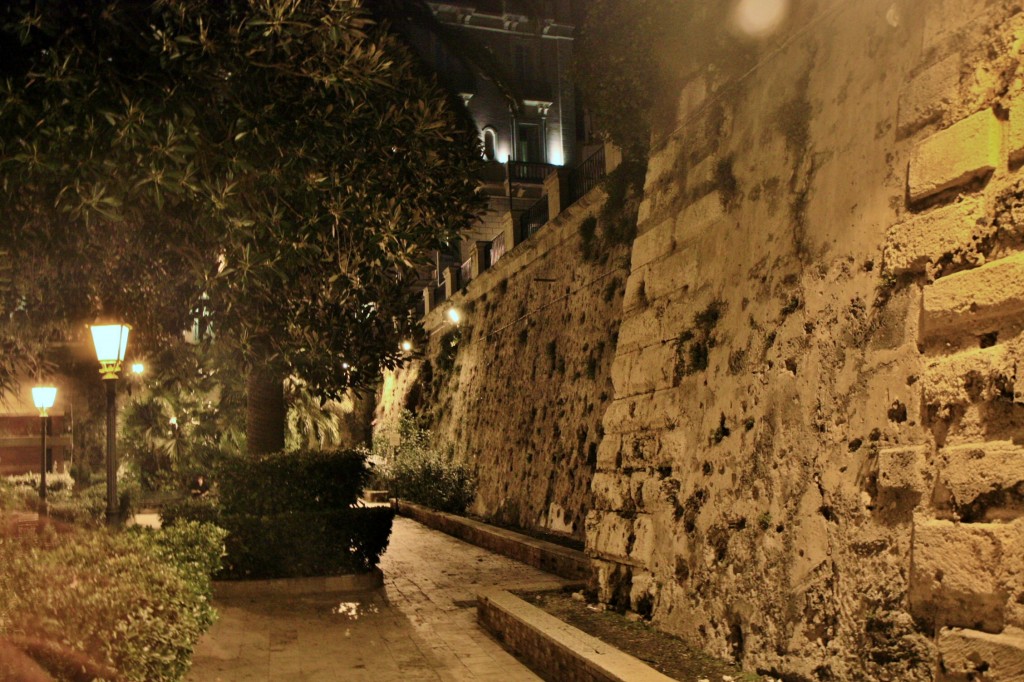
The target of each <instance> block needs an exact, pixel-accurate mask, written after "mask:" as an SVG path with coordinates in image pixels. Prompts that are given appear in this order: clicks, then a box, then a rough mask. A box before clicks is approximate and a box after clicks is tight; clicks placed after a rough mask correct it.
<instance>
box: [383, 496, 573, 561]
mask: <svg viewBox="0 0 1024 682" xmlns="http://www.w3.org/2000/svg"><path fill="white" fill-rule="evenodd" d="M396 506H397V510H398V513H399V514H401V515H402V516H407V517H409V518H411V519H413V520H414V521H418V522H419V523H422V524H423V525H424V526H427V527H429V528H433V529H434V530H439V531H441V532H443V533H447V534H448V535H451V536H453V537H456V538H458V539H460V540H464V541H466V542H468V543H470V544H473V545H476V546H477V547H483V548H484V549H489V550H491V551H492V552H496V553H497V554H502V555H504V556H507V557H509V558H511V559H516V560H517V561H522V562H523V563H524V564H528V565H530V566H533V567H534V568H539V569H540V570H542V571H547V572H548V573H554V574H555V575H557V576H560V577H562V578H567V579H569V580H583V581H586V580H589V579H590V577H591V567H590V558H589V557H587V555H586V554H584V553H583V552H581V551H579V550H576V549H571V548H569V547H562V546H561V545H556V544H555V543H553V542H546V541H544V540H537V539H535V538H531V537H530V536H528V535H523V534H522V533H516V532H515V531H511V530H506V529H504V528H497V527H495V526H491V525H488V524H486V523H482V522H480V521H474V520H473V519H467V518H465V517H463V516H456V515H454V514H446V513H445V512H439V511H435V510H433V509H428V508H427V507H424V506H422V505H418V504H414V503H412V502H405V501H403V500H399V501H398V502H397V503H396Z"/></svg>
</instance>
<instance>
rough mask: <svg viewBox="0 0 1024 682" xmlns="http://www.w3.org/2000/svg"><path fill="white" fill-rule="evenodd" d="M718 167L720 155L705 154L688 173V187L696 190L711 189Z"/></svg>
mask: <svg viewBox="0 0 1024 682" xmlns="http://www.w3.org/2000/svg"><path fill="white" fill-rule="evenodd" d="M717 167H718V157H717V156H715V155H714V154H711V155H710V156H705V157H704V158H703V159H701V160H700V161H699V162H698V163H697V164H696V165H694V166H693V167H691V168H690V171H689V172H688V173H687V174H686V189H688V190H690V191H691V192H692V191H694V190H702V189H710V188H711V186H712V184H713V183H714V181H715V171H716V170H717Z"/></svg>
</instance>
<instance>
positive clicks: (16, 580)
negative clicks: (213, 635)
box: [0, 527, 216, 681]
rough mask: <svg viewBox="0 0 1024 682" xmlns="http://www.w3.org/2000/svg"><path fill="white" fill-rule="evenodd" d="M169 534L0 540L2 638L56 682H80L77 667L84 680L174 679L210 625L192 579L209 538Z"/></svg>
mask: <svg viewBox="0 0 1024 682" xmlns="http://www.w3.org/2000/svg"><path fill="white" fill-rule="evenodd" d="M175 532H176V533H177V535H175V534H174V533H172V534H167V533H160V532H148V533H144V532H124V533H108V532H106V531H102V530H87V529H72V530H70V531H68V532H65V533H62V534H60V535H58V534H56V533H55V532H54V531H53V529H52V527H48V528H47V529H46V530H45V531H44V532H43V533H42V534H40V535H38V536H32V537H29V538H0V636H3V637H5V638H8V639H10V641H12V642H13V643H15V644H16V645H19V647H20V648H22V649H24V650H26V651H27V652H28V653H29V654H30V655H31V656H32V657H33V658H35V659H36V660H37V661H38V662H39V663H40V664H41V665H43V666H44V667H46V668H47V669H48V670H49V671H50V672H51V674H53V675H55V676H56V677H57V678H58V679H79V678H81V677H82V672H83V671H82V665H83V664H82V663H81V661H83V660H84V661H87V662H89V666H88V670H89V671H90V673H89V674H87V676H97V675H102V676H103V677H107V676H108V675H107V674H104V673H103V672H102V671H103V669H104V668H107V669H109V668H113V669H114V670H116V671H117V672H118V673H119V676H120V678H122V679H125V680H145V681H150V680H177V679H180V678H181V677H182V676H183V675H184V673H185V672H186V671H187V670H188V666H189V661H190V659H191V656H192V650H193V648H194V646H195V643H196V641H197V640H198V639H199V636H200V635H201V634H202V633H203V632H204V631H205V629H206V628H207V627H209V625H210V623H212V622H213V618H214V617H215V613H214V611H213V609H212V607H211V606H210V604H209V600H208V598H207V597H206V595H205V594H201V593H202V592H203V589H204V588H203V585H202V582H201V580H200V579H199V577H198V571H199V570H200V567H202V569H203V570H205V569H206V568H208V567H209V561H208V560H207V559H208V558H209V556H211V555H212V554H213V553H215V551H213V550H211V546H212V545H213V544H214V542H215V539H216V531H215V530H209V529H202V528H198V527H188V528H186V529H184V530H181V531H175ZM186 546H188V548H187V551H186ZM172 548H173V549H172ZM204 557H205V558H204ZM206 593H208V588H206Z"/></svg>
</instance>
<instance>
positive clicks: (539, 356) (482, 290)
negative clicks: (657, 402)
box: [375, 189, 629, 541]
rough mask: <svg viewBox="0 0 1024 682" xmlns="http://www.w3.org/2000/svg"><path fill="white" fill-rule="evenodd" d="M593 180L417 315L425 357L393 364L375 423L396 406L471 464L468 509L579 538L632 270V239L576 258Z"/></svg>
mask: <svg viewBox="0 0 1024 682" xmlns="http://www.w3.org/2000/svg"><path fill="white" fill-rule="evenodd" d="M603 200H604V194H603V192H602V191H601V190H599V189H598V190H594V191H593V192H591V193H590V194H589V195H587V196H586V197H584V198H583V199H582V200H581V201H580V202H578V203H576V204H574V205H573V206H572V207H570V208H569V209H568V210H566V211H564V212H563V213H562V214H561V215H560V216H559V217H558V218H557V219H556V220H554V221H552V222H551V223H549V224H548V225H546V226H545V227H544V228H542V229H541V230H540V231H539V232H538V233H537V234H535V235H534V236H533V237H531V238H530V239H529V240H528V241H526V242H524V243H523V244H521V245H519V246H517V247H516V248H515V249H514V250H512V251H510V252H508V253H506V255H505V256H504V257H503V258H501V259H500V260H499V261H498V262H497V263H496V264H495V266H494V267H493V268H492V269H490V270H487V271H485V272H484V273H482V274H481V275H480V277H478V278H477V279H475V280H473V281H471V282H470V283H469V285H468V287H467V288H466V290H465V291H464V292H462V293H460V294H458V295H456V296H455V297H454V298H453V299H452V301H451V302H450V304H451V305H454V306H456V307H457V308H458V309H459V310H460V311H461V312H462V315H463V319H464V321H463V322H462V323H461V324H460V325H459V326H458V327H455V326H453V325H451V324H450V323H448V322H447V319H446V317H445V313H446V311H447V307H448V304H446V305H443V306H441V307H439V308H437V309H436V310H434V311H432V312H431V314H430V315H428V316H427V318H426V320H425V326H426V329H427V331H428V336H429V339H428V342H427V344H426V345H425V347H423V348H421V349H420V352H421V355H422V358H421V359H419V360H417V361H415V362H413V363H411V364H410V365H409V366H407V367H405V368H404V369H401V370H398V371H396V372H391V373H387V374H385V376H384V381H383V385H382V388H381V391H380V395H379V399H378V405H377V408H376V413H375V419H376V424H377V428H378V429H381V428H382V427H385V426H386V425H387V424H391V423H394V422H395V420H397V419H398V416H399V413H400V412H401V411H402V410H403V409H410V410H411V411H413V412H414V413H416V415H417V418H418V420H419V421H420V423H422V424H423V425H425V426H426V427H428V428H429V429H430V430H431V432H432V435H433V438H434V439H435V440H436V442H437V443H438V444H440V445H443V446H448V445H450V446H452V447H453V448H454V451H455V456H456V457H457V458H459V459H461V460H463V461H466V462H469V463H470V464H471V466H472V467H473V469H474V470H475V471H476V473H477V477H478V489H477V496H476V500H475V503H474V504H473V506H472V508H471V510H470V511H471V512H473V513H475V514H477V515H479V516H482V517H484V518H486V519H489V520H491V521H493V522H496V523H498V524H501V525H509V526H514V527H518V528H524V529H533V530H539V531H546V532H552V533H555V534H561V535H565V536H570V537H572V538H575V539H576V540H578V541H581V540H582V539H583V534H584V530H585V527H586V524H585V519H586V515H587V513H588V512H589V511H590V508H591V505H592V502H591V498H592V495H591V492H590V481H591V478H592V476H593V473H594V470H595V468H596V461H597V451H598V443H600V441H601V436H602V431H601V428H602V427H601V419H602V416H603V415H604V411H605V407H606V406H607V404H608V403H609V402H610V401H611V396H612V386H611V379H610V372H611V362H612V358H613V356H614V353H615V338H616V335H617V332H618V320H619V314H620V311H621V306H622V297H623V290H624V287H625V281H626V277H627V275H628V258H629V246H628V245H623V246H618V247H615V248H613V249H611V250H606V251H604V252H603V253H601V254H599V257H597V258H594V259H592V260H588V259H584V257H583V255H582V253H583V248H582V246H581V243H580V240H581V236H580V227H581V224H582V223H583V222H584V221H586V220H587V219H592V218H594V217H595V216H596V215H597V213H598V211H599V209H600V206H601V204H602V202H603Z"/></svg>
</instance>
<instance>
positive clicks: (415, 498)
mask: <svg viewBox="0 0 1024 682" xmlns="http://www.w3.org/2000/svg"><path fill="white" fill-rule="evenodd" d="M553 354H554V350H552V355H553ZM369 454H370V459H371V461H372V462H373V464H374V470H375V474H376V475H377V477H378V478H379V479H380V483H379V485H381V487H385V488H387V489H389V490H390V491H391V492H392V493H394V494H396V495H398V496H401V497H403V498H405V499H407V500H409V501H410V502H416V503H417V504H422V505H426V506H428V507H431V508H433V509H438V510H440V511H446V512H450V513H452V514H463V513H465V511H466V509H468V508H469V505H470V504H471V503H472V501H473V497H474V496H475V495H476V480H475V478H474V476H473V473H472V471H470V469H469V467H467V466H466V465H465V464H463V463H461V462H457V461H455V457H454V454H453V453H452V452H451V450H450V449H447V450H446V449H442V448H438V447H436V446H435V445H434V444H433V442H432V439H431V435H430V432H429V431H428V430H426V429H423V428H421V427H420V426H419V425H418V424H417V423H416V419H415V418H414V417H413V416H412V414H411V413H410V412H408V411H403V412H402V414H401V415H400V416H399V418H398V422H397V423H396V424H395V425H394V426H392V427H391V428H390V429H384V430H381V431H379V432H378V433H377V434H376V435H375V436H374V439H373V449H372V450H371V451H370V453H369Z"/></svg>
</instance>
